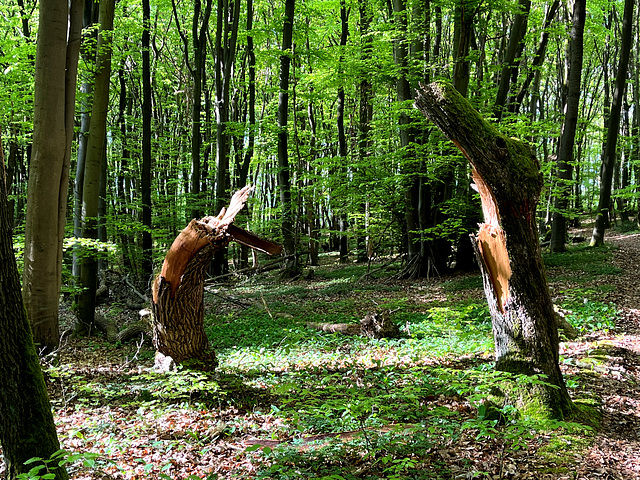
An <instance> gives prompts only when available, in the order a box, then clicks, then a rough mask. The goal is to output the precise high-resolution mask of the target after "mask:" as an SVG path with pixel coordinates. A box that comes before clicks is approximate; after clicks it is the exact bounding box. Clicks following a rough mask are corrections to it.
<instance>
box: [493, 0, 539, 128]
mask: <svg viewBox="0 0 640 480" xmlns="http://www.w3.org/2000/svg"><path fill="white" fill-rule="evenodd" d="M530 10H531V0H519V2H518V12H517V13H516V14H515V18H514V20H513V24H512V25H511V34H510V35H509V43H508V45H507V50H506V51H505V52H504V58H503V59H502V71H501V73H500V83H499V84H498V93H497V96H496V102H495V106H494V112H493V115H494V116H495V117H496V118H497V119H498V121H500V119H501V118H502V114H503V112H504V110H505V109H506V103H507V97H508V96H509V90H510V89H511V87H512V86H513V85H514V84H515V82H516V80H517V78H518V63H519V57H520V55H522V51H523V50H524V35H525V33H527V23H528V20H529V11H530Z"/></svg>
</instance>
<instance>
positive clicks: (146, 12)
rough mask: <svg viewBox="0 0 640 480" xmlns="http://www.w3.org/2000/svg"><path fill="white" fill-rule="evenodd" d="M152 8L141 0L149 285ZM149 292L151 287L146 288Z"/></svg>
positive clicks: (145, 274) (146, 272)
mask: <svg viewBox="0 0 640 480" xmlns="http://www.w3.org/2000/svg"><path fill="white" fill-rule="evenodd" d="M150 30H151V7H150V5H149V0H142V171H141V172H140V194H141V200H142V225H143V227H144V229H143V230H142V279H143V281H144V285H145V287H146V286H147V285H149V286H150V284H151V278H152V276H153V237H152V236H151V231H152V227H153V225H152V221H151V155H152V152H151V121H152V118H151V59H150V54H151V52H150V50H151V45H150V36H151V32H150ZM147 282H148V283H147ZM147 291H148V290H147Z"/></svg>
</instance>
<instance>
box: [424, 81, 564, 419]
mask: <svg viewBox="0 0 640 480" xmlns="http://www.w3.org/2000/svg"><path fill="white" fill-rule="evenodd" d="M416 106H417V108H418V109H419V110H420V111H422V112H423V113H424V114H425V115H426V116H427V117H428V118H429V119H430V120H431V121H433V123H435V124H436V125H437V126H438V127H439V128H440V130H441V131H442V132H443V133H444V135H445V136H446V137H447V138H449V139H450V140H451V141H453V143H454V144H455V145H456V146H457V147H458V148H459V149H460V150H461V151H462V153H463V154H464V156H465V157H466V158H467V159H468V160H469V162H470V163H471V166H472V173H473V180H474V181H475V184H476V187H477V189H478V192H479V193H480V198H481V200H482V210H483V213H484V223H483V224H481V225H480V231H479V232H478V234H477V235H475V237H474V238H473V239H474V242H473V243H474V246H475V248H476V254H477V258H478V263H479V264H480V268H481V272H482V278H483V282H484V291H485V295H486V297H487V300H488V303H489V308H490V310H491V318H492V323H493V333H494V338H495V355H496V368H497V369H498V370H502V371H505V372H510V373H516V374H525V375H530V376H531V375H544V376H545V377H546V378H545V382H548V384H540V383H539V382H533V383H532V384H531V385H530V387H529V388H524V387H522V388H520V389H519V390H516V389H514V390H513V391H512V392H509V391H505V392H504V394H505V395H504V398H505V399H506V400H505V401H508V402H512V403H515V404H517V405H518V406H520V407H521V408H523V409H524V410H525V413H531V414H536V415H548V416H554V417H556V418H562V417H564V416H566V415H567V414H570V413H571V412H572V411H573V404H572V402H571V399H570V398H569V394H568V392H567V389H566V386H565V383H564V380H563V378H562V373H561V372H560V368H559V366H558V358H559V353H558V346H559V341H558V328H557V324H558V323H557V318H556V313H555V312H554V309H553V302H552V300H551V296H550V294H549V287H548V284H547V279H546V276H545V272H544V266H543V263H542V256H541V253H540V244H539V240H538V231H537V228H536V223H535V213H536V205H537V203H538V199H539V197H540V191H541V188H542V174H541V173H540V166H539V164H538V161H537V159H536V158H535V155H534V154H533V151H532V150H531V148H530V146H529V145H527V144H525V143H524V142H521V141H519V140H516V139H513V138H509V137H507V136H506V135H504V134H502V133H500V132H498V131H497V130H496V128H495V127H493V126H492V125H491V124H489V123H488V122H487V121H485V120H484V119H483V118H482V117H481V116H480V114H478V112H476V111H475V110H474V109H473V108H472V107H471V105H470V104H469V102H468V101H467V100H466V99H465V98H463V97H462V95H460V94H459V93H458V92H457V91H456V90H455V88H454V87H453V86H452V85H450V84H448V83H446V82H436V83H432V84H430V85H427V86H423V88H422V91H421V92H419V95H418V98H417V99H416ZM527 409H528V410H527Z"/></svg>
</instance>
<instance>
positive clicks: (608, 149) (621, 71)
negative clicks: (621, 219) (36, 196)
mask: <svg viewBox="0 0 640 480" xmlns="http://www.w3.org/2000/svg"><path fill="white" fill-rule="evenodd" d="M635 3H636V2H635V1H634V0H625V2H624V14H623V17H622V43H621V45H620V62H619V63H618V71H617V73H616V84H615V89H614V91H613V99H612V101H611V111H610V113H609V122H608V128H607V139H606V141H605V145H604V149H603V152H602V168H601V170H600V199H599V200H598V208H597V210H596V224H595V226H594V227H593V234H592V236H591V246H601V245H603V244H604V232H605V230H606V229H607V228H608V226H609V204H610V203H611V181H612V177H613V168H614V166H615V164H616V147H617V144H618V130H619V129H620V114H621V111H622V102H623V100H624V94H625V87H626V81H627V71H628V67H629V56H630V52H631V43H632V30H633V28H632V27H633V6H634V4H635Z"/></svg>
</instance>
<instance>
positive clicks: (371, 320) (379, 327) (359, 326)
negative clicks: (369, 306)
mask: <svg viewBox="0 0 640 480" xmlns="http://www.w3.org/2000/svg"><path fill="white" fill-rule="evenodd" d="M307 327H309V328H312V329H314V330H320V331H321V332H329V333H341V334H343V335H360V336H363V337H368V338H396V337H398V336H399V335H400V329H399V328H398V326H397V325H396V324H395V323H394V322H393V321H392V320H391V317H390V316H389V314H388V312H382V313H376V312H372V313H367V314H366V315H365V316H364V318H363V319H362V320H360V323H356V324H352V323H316V322H310V323H307Z"/></svg>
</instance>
